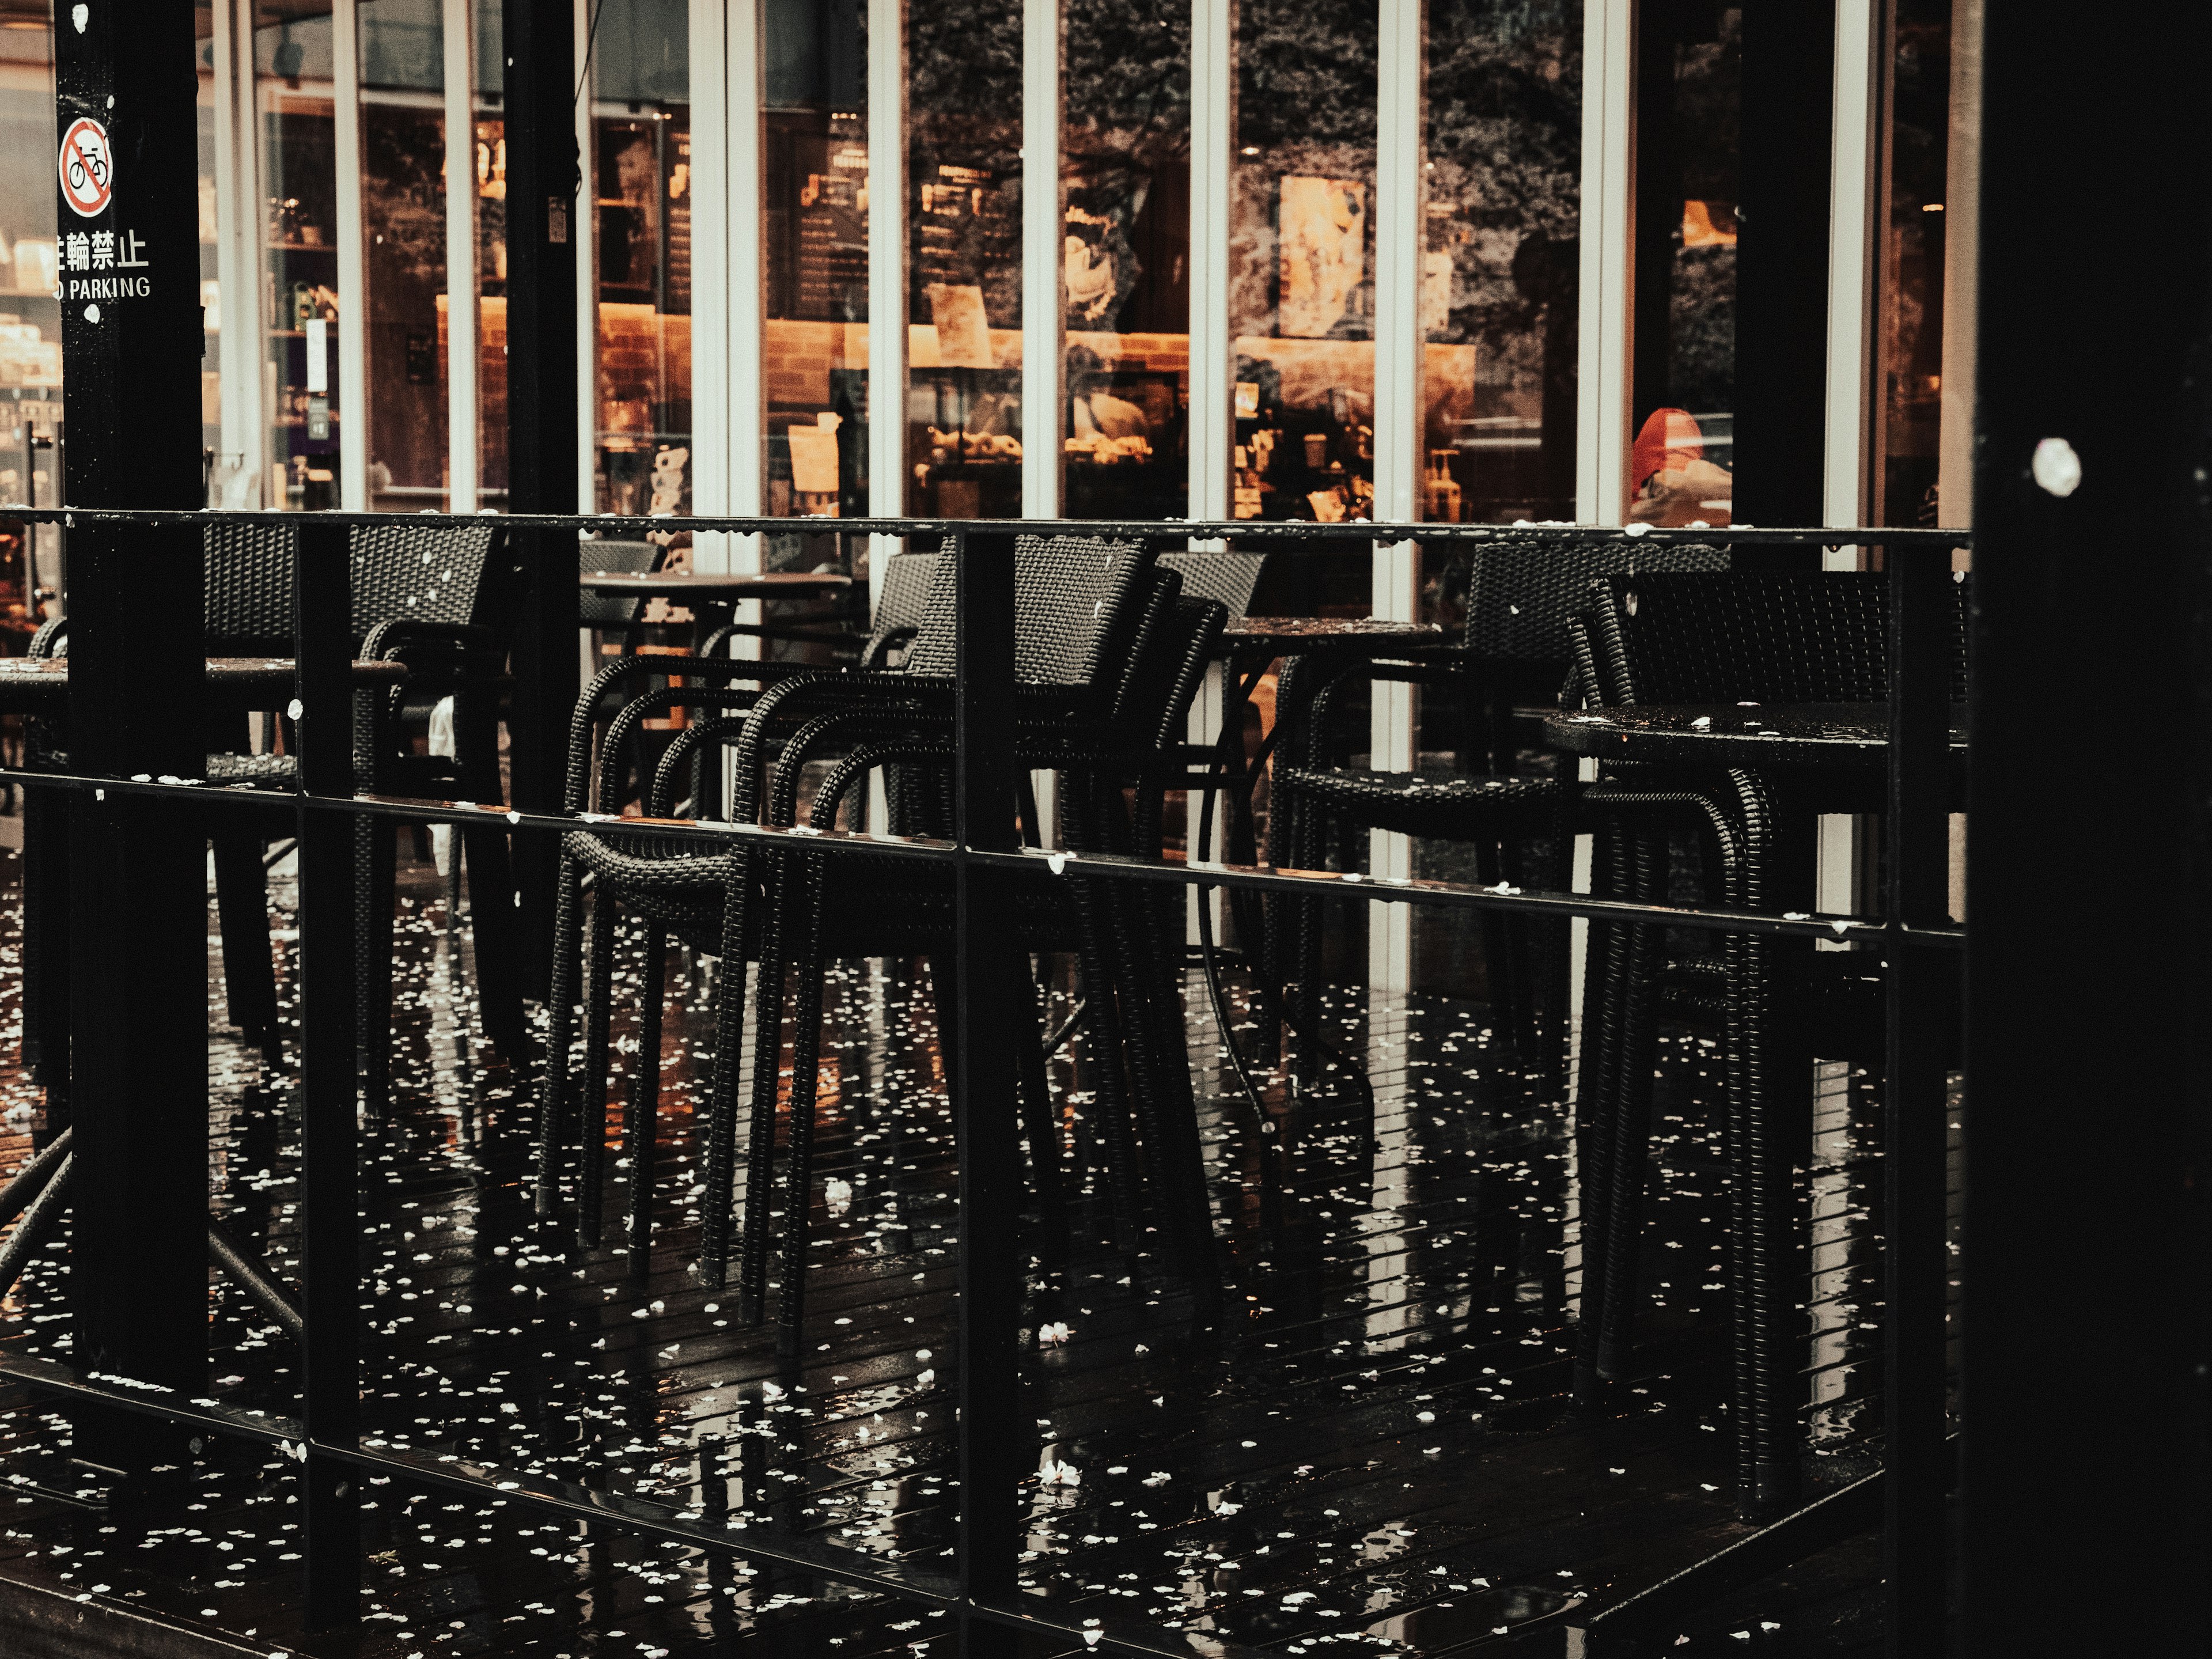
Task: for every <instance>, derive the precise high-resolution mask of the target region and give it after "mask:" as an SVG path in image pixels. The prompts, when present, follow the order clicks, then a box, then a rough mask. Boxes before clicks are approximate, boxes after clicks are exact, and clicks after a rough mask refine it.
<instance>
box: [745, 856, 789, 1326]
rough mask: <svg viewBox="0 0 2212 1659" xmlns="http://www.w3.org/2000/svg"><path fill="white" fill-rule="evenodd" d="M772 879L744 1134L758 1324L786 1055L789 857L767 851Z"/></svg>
mask: <svg viewBox="0 0 2212 1659" xmlns="http://www.w3.org/2000/svg"><path fill="white" fill-rule="evenodd" d="M762 862H763V866H765V872H766V874H767V878H768V898H767V906H766V908H765V909H764V910H763V912H762V917H761V921H762V927H761V947H760V969H759V971H758V973H757V975H755V977H754V980H753V1091H752V1108H751V1122H750V1126H749V1127H748V1130H747V1133H746V1138H745V1208H744V1222H743V1227H744V1231H743V1235H742V1242H741V1247H740V1249H739V1254H738V1305H739V1310H740V1312H741V1315H742V1317H743V1318H744V1322H745V1323H747V1324H749V1325H757V1324H758V1323H759V1322H760V1321H761V1319H762V1317H763V1315H764V1314H765V1312H766V1310H767V1306H768V1224H769V1205H770V1204H771V1203H772V1202H773V1201H774V1198H773V1195H772V1194H770V1192H769V1183H770V1176H771V1171H772V1170H773V1168H774V1165H775V1108H776V1093H777V1089H776V1080H777V1073H778V1072H779V1070H780V1069H781V1060H782V1059H783V935H784V927H783V915H782V912H783V906H784V902H785V894H784V871H785V868H786V866H787V860H785V859H783V858H782V857H781V856H772V855H763V860H762Z"/></svg>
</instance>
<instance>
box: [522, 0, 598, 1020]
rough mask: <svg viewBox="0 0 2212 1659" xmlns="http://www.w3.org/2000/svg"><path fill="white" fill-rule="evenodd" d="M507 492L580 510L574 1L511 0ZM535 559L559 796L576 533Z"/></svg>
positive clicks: (543, 859)
mask: <svg viewBox="0 0 2212 1659" xmlns="http://www.w3.org/2000/svg"><path fill="white" fill-rule="evenodd" d="M502 28H503V31H504V33H503V37H502V44H503V48H504V51H505V54H506V68H505V79H504V86H505V89H506V116H507V391H508V396H507V488H508V492H509V494H508V504H509V505H510V506H511V507H513V510H514V511H516V512H518V513H574V511H575V510H576V507H577V500H576V460H577V456H576V412H577V411H576V239H577V238H578V237H580V236H583V235H586V234H589V226H590V211H589V199H588V197H580V193H579V191H578V182H579V173H578V167H579V160H578V157H577V155H576V140H575V131H576V129H575V104H574V99H575V97H576V95H577V93H576V64H575V56H576V53H575V9H574V0H505V3H504V6H503V8H502ZM520 551H521V554H522V558H523V562H524V564H525V565H526V567H527V568H528V570H529V572H530V588H529V593H528V597H527V598H526V600H525V602H524V606H523V615H522V626H521V629H520V632H519V633H518V634H517V635H516V637H515V647H514V701H513V723H512V726H511V727H510V729H511V731H512V732H513V740H514V746H513V757H512V758H513V769H514V770H513V783H514V804H515V805H518V806H520V807H523V808H525V809H526V810H529V811H540V812H556V811H559V810H560V808H561V777H562V744H563V742H564V741H565V739H566V738H567V735H568V714H569V710H570V709H571V708H573V707H574V703H575V701H576V693H577V690H578V687H577V679H576V629H577V620H576V610H577V589H576V574H577V559H576V538H575V536H574V533H572V532H561V531H547V530H532V531H527V532H524V534H523V537H522V540H521V546H520ZM514 842H515V846H514V866H515V882H516V886H517V888H518V890H519V891H520V895H521V900H522V913H521V922H522V946H523V949H522V962H523V973H524V985H523V988H524V991H525V994H527V995H529V996H532V997H534V998H538V999H541V1000H542V999H543V998H544V997H545V996H546V995H547V994H549V992H550V988H551V968H552V960H553V905H554V896H555V893H556V887H557V883H556V874H557V866H558V864H559V860H560V852H559V848H558V847H557V846H556V843H555V842H554V841H553V838H552V837H550V836H544V835H540V834H536V833H522V834H518V835H517V836H515V838H514Z"/></svg>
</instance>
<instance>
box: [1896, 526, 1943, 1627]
mask: <svg viewBox="0 0 2212 1659" xmlns="http://www.w3.org/2000/svg"><path fill="white" fill-rule="evenodd" d="M1950 567H1951V562H1950V559H1949V558H1948V556H1946V555H1945V554H1944V553H1942V551H1941V550H1934V549H1928V548H1913V549H1911V550H1905V549H1893V550H1891V551H1890V554H1889V605H1890V612H1889V664H1890V670H1889V673H1890V678H1889V694H1890V745H1889V826H1888V827H1889V841H1888V847H1887V853H1888V868H1887V889H1888V890H1887V909H1888V915H1889V920H1890V921H1892V922H1893V923H1904V924H1906V925H1908V926H1913V925H1925V924H1929V923H1941V922H1942V921H1947V920H1948V915H1947V910H1948V896H1949V887H1950V880H1949V877H1950V831H1949V818H1948V816H1947V814H1946V811H1945V809H1946V807H1947V806H1948V805H1949V803H1948V800H1947V799H1945V796H1946V793H1947V790H1948V782H1949V775H1950V766H1951V755H1950V740H1951V734H1950V727H1951V686H1950V679H1951V649H1950V647H1951V641H1952V638H1953V633H1952V629H1951V627H1950V623H1951V617H1952V616H1953V614H1954V613H1953V611H1952V608H1951V605H1952V599H1951V592H1950V588H1951V568H1950ZM1886 949H1887V960H1888V968H1887V981H1886V984H1887V997H1888V1052H1887V1065H1886V1066H1885V1068H1884V1070H1885V1073H1886V1075H1885V1076H1884V1079H1883V1083H1882V1105H1883V1177H1884V1188H1885V1194H1886V1198H1887V1210H1888V1214H1887V1219H1886V1221H1885V1223H1884V1225H1883V1229H1882V1239H1883V1256H1882V1263H1883V1274H1884V1279H1885V1283H1886V1292H1885V1293H1886V1297H1887V1319H1888V1333H1887V1354H1886V1356H1885V1358H1886V1360H1887V1366H1886V1370H1885V1372H1884V1376H1883V1384H1882V1389H1883V1392H1882V1403H1883V1409H1884V1413H1885V1415H1884V1423H1883V1444H1882V1464H1883V1469H1884V1472H1885V1474H1887V1477H1888V1479H1887V1480H1886V1481H1885V1483H1884V1484H1883V1486H1882V1498H1883V1504H1884V1519H1885V1523H1886V1530H1885V1532H1884V1534H1883V1538H1884V1544H1885V1553H1884V1557H1883V1572H1884V1577H1885V1578H1886V1580H1887V1592H1888V1601H1889V1616H1888V1626H1887V1629H1888V1639H1889V1651H1890V1653H1891V1654H1892V1655H1893V1656H1896V1659H1906V1656H1911V1655H1917V1654H1923V1653H1927V1652H1929V1651H1931V1648H1930V1645H1929V1644H1931V1643H1933V1644H1935V1647H1934V1649H1933V1650H1936V1651H1940V1650H1941V1648H1942V1631H1943V1620H1944V1613H1945V1602H1946V1600H1947V1597H1948V1588H1949V1583H1950V1571H1949V1561H1950V1538H1949V1533H1948V1526H1947V1523H1946V1518H1945V1504H1946V1503H1947V1501H1948V1494H1949V1492H1950V1486H1951V1482H1950V1470H1949V1462H1950V1448H1949V1445H1948V1440H1947V1431H1948V1401H1947V1397H1946V1395H1947V1389H1948V1384H1947V1383H1946V1380H1945V1376H1944V1370H1945V1363H1944V1362H1945V1352H1944V1350H1945V1346H1946V1342H1945V1337H1946V1332H1945V1328H1944V1317H1945V1307H1944V1303H1945V1297H1946V1296H1947V1293H1948V1292H1947V1290H1946V1285H1947V1282H1948V1279H1949V1278H1950V1274H1949V1271H1948V1266H1949V1263H1948V1257H1947V1255H1946V1254H1945V1249H1944V1243H1945V1242H1944V1237H1943V1228H1944V1202H1945V1194H1946V1191H1947V1188H1948V1184H1949V1183H1948V1172H1947V1170H1946V1168H1945V1158H1946V1156H1947V1141H1948V1136H1947V1135H1946V1133H1945V1115H1946V1114H1945V1095H1946V1081H1945V1067H1946V1066H1947V1065H1948V1058H1949V1054H1950V1051H1951V1048H1952V1047H1953V1044H1952V1042H1951V1032H1950V1030H1948V1024H1949V1022H1950V1020H1951V1019H1952V1018H1953V1017H1954V1010H1955V1009H1956V1007H1957V1002H1956V1000H1955V998H1954V995H1953V994H1952V992H1953V987H1954V986H1955V984H1956V983H1957V976H1958V964H1957V963H1955V962H1954V961H1953V960H1952V959H1951V957H1950V955H1949V953H1948V951H1931V950H1929V949H1928V948H1927V947H1926V946H1925V945H1917V944H1914V943H1912V942H1911V941H1910V940H1909V939H1907V938H1905V936H1904V935H1903V934H1902V933H1898V934H1894V935H1893V936H1892V937H1891V939H1890V940H1889V942H1888V944H1887V947H1886Z"/></svg>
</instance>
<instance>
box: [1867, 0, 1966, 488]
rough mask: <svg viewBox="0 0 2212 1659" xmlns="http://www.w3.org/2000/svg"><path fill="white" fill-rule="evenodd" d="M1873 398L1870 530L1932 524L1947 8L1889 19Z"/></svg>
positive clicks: (1939, 376)
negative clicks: (1877, 377) (1877, 367)
mask: <svg viewBox="0 0 2212 1659" xmlns="http://www.w3.org/2000/svg"><path fill="white" fill-rule="evenodd" d="M1891 26H1892V27H1893V30H1894V36H1893V40H1892V42H1891V53H1890V86H1889V94H1890V95H1889V97H1888V98H1887V100H1885V102H1886V104H1887V107H1888V110H1889V143H1888V146H1887V154H1888V158H1889V167H1890V176H1889V181H1888V189H1887V191H1886V192H1885V195H1886V197H1887V204H1888V222H1887V225H1886V226H1885V227H1884V231H1885V234H1884V235H1883V237H1882V244H1881V248H1882V255H1881V381H1880V392H1881V395H1880V397H1879V398H1878V400H1877V403H1876V409H1875V423H1876V424H1875V443H1874V444H1873V445H1872V446H1871V447H1872V451H1873V453H1874V454H1875V457H1876V460H1877V465H1878V467H1879V471H1877V472H1876V473H1875V497H1874V499H1875V519H1874V522H1875V523H1877V524H1893V525H1912V524H1931V525H1932V524H1934V523H1936V521H1937V520H1936V509H1937V501H1936V471H1937V467H1938V462H1939V459H1940V457H1939V446H1938V439H1939V437H1940V435H1941V427H1942V406H1943V331H1944V326H1945V323H1946V320H1947V319H1946V318H1945V315H1944V309H1943V256H1944V246H1945V237H1944V228H1945V226H1946V224H1947V222H1948V221H1947V218H1946V216H1945V197H1946V195H1947V194H1948V191H1947V189H1946V179H1947V176H1948V162H1949V143H1950V120H1951V7H1950V3H1949V0H1899V4H1898V5H1897V7H1896V8H1895V9H1894V11H1893V13H1892V15H1891Z"/></svg>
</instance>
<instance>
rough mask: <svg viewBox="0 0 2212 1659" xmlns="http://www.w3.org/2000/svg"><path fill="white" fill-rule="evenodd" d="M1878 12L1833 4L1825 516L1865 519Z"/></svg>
mask: <svg viewBox="0 0 2212 1659" xmlns="http://www.w3.org/2000/svg"><path fill="white" fill-rule="evenodd" d="M1883 33H1884V31H1883V29H1882V28H1881V6H1880V4H1879V3H1878V0H1837V3H1836V71H1835V74H1836V82H1835V100H1836V101H1835V126H1834V138H1833V145H1832V150H1831V155H1832V163H1831V168H1832V170H1831V173H1830V177H1829V185H1828V386H1827V408H1826V417H1827V454H1826V465H1825V467H1824V469H1823V474H1824V477H1823V487H1822V491H1821V495H1822V500H1821V510H1822V522H1823V523H1826V524H1829V525H1844V526H1849V525H1858V524H1863V523H1864V522H1865V521H1866V516H1867V499H1868V490H1867V474H1868V465H1867V462H1868V456H1867V451H1868V437H1869V430H1868V427H1869V412H1870V410H1871V405H1872V401H1873V400H1872V398H1871V395H1870V393H1871V386H1872V380H1873V369H1874V362H1873V340H1874V316H1875V253H1876V251H1877V250H1878V248H1879V247H1880V246H1881V236H1880V229H1879V227H1878V226H1877V224H1876V222H1875V207H1876V204H1878V202H1879V201H1880V199H1881V191H1880V189H1879V188H1878V184H1877V179H1876V176H1875V169H1876V162H1877V159H1878V158H1879V156H1880V155H1881V127H1880V124H1881V82H1882V75H1881V61H1880V60H1881V37H1882V34H1883ZM1859 557H1860V550H1859V549H1857V548H1852V547H1844V548H1832V549H1830V550H1828V551H1827V553H1826V556H1825V558H1826V562H1827V563H1828V565H1829V567H1830V568H1838V569H1844V570H1855V569H1857V568H1858V563H1859Z"/></svg>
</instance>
